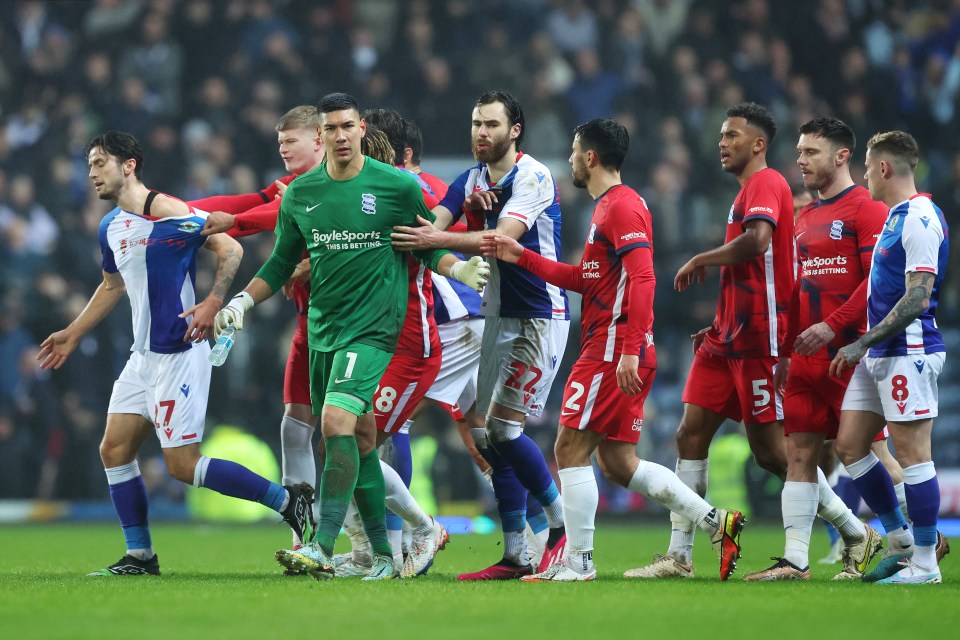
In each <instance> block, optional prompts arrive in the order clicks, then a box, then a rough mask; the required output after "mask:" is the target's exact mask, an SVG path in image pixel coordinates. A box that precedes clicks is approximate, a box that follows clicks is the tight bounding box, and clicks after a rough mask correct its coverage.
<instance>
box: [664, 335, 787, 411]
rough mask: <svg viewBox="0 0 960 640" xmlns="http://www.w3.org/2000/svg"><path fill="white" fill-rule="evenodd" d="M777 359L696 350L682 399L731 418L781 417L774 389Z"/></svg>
mask: <svg viewBox="0 0 960 640" xmlns="http://www.w3.org/2000/svg"><path fill="white" fill-rule="evenodd" d="M776 364H777V358H774V357H764V358H727V357H723V356H717V355H714V354H712V353H709V352H708V351H706V350H705V349H698V350H697V353H696V355H695V356H694V357H693V364H692V365H690V373H689V374H688V375H687V384H686V385H685V386H684V388H683V402H685V403H687V404H695V405H697V406H698V407H703V408H704V409H708V410H710V411H713V412H715V413H719V414H721V415H723V416H726V417H727V418H729V419H731V420H736V421H737V422H740V421H741V420H742V421H744V422H746V423H749V424H767V423H770V422H776V421H777V420H783V405H782V404H781V401H780V398H779V396H777V395H776V393H775V392H774V388H773V368H774V366H775V365H776Z"/></svg>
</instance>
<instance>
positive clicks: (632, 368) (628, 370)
mask: <svg viewBox="0 0 960 640" xmlns="http://www.w3.org/2000/svg"><path fill="white" fill-rule="evenodd" d="M639 366H640V356H631V355H627V354H623V355H622V356H620V362H619V363H617V386H618V387H620V391H623V392H624V393H625V394H627V395H628V396H635V395H637V394H639V393H640V392H641V391H643V380H641V379H640V374H639V373H638V372H637V368H638V367H639Z"/></svg>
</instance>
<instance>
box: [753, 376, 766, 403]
mask: <svg viewBox="0 0 960 640" xmlns="http://www.w3.org/2000/svg"><path fill="white" fill-rule="evenodd" d="M769 384H770V381H769V380H764V379H760V380H754V381H753V406H754V407H756V408H757V409H759V408H760V407H765V406H767V405H768V404H770V392H769V391H767V390H766V389H764V387H765V386H767V385H769Z"/></svg>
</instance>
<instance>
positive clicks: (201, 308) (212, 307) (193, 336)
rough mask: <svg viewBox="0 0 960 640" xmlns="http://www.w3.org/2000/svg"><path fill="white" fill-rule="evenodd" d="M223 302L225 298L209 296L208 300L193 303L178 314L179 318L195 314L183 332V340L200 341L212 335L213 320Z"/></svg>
mask: <svg viewBox="0 0 960 640" xmlns="http://www.w3.org/2000/svg"><path fill="white" fill-rule="evenodd" d="M221 304H223V298H218V297H216V296H207V299H206V300H204V301H203V302H200V303H198V304H195V305H193V306H192V307H190V308H189V309H186V310H184V312H183V313H181V314H180V315H179V316H177V317H179V318H186V317H188V316H190V315H192V316H193V319H192V320H191V321H190V326H188V327H187V332H186V333H185V334H183V341H184V342H200V341H201V340H205V339H206V338H207V336H208V335H210V330H211V329H213V321H214V318H215V317H216V315H217V309H219V308H220V305H221Z"/></svg>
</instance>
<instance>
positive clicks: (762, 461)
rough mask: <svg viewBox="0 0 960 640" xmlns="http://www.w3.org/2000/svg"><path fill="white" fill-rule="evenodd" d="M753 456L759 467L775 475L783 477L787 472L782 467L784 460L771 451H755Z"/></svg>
mask: <svg viewBox="0 0 960 640" xmlns="http://www.w3.org/2000/svg"><path fill="white" fill-rule="evenodd" d="M753 457H754V460H756V461H757V465H759V466H760V468H761V469H763V470H765V471H769V472H770V473H772V474H773V475H775V476H778V477H783V476H784V474H786V472H787V470H786V469H785V468H784V464H783V463H784V461H783V460H782V459H780V457H779V456H777V455H776V454H774V453H773V452H772V451H757V452H755V453H754V455H753Z"/></svg>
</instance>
